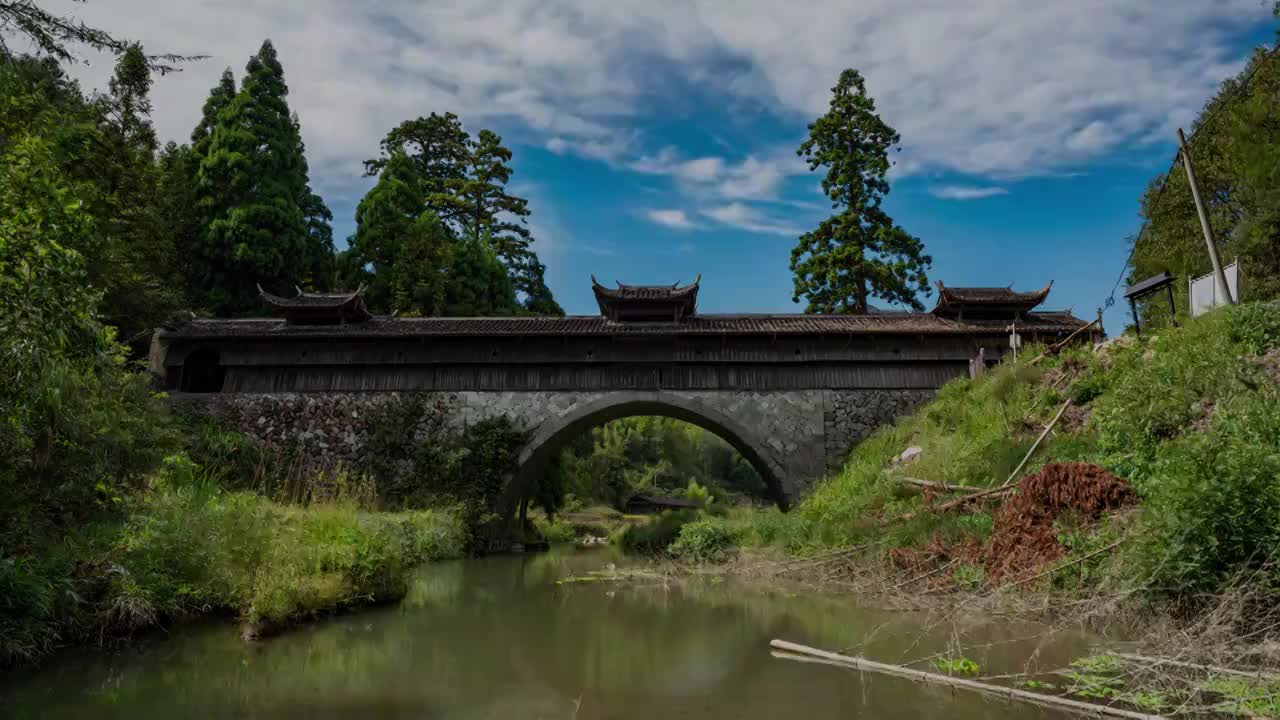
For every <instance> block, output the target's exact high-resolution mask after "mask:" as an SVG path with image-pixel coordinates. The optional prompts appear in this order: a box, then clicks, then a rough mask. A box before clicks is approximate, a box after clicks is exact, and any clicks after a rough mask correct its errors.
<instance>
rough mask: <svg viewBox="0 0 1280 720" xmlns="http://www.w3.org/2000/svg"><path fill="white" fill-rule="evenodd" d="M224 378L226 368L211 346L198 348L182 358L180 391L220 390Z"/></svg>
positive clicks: (214, 391)
mask: <svg viewBox="0 0 1280 720" xmlns="http://www.w3.org/2000/svg"><path fill="white" fill-rule="evenodd" d="M226 378H227V368H226V366H224V365H223V364H222V357H221V355H220V354H219V353H218V351H217V350H214V349H213V348H208V347H202V348H198V349H196V350H195V351H193V352H191V353H189V354H188V355H187V356H186V357H185V358H183V360H182V384H181V387H180V389H181V390H182V392H189V393H216V392H222V384H223V382H225V381H226Z"/></svg>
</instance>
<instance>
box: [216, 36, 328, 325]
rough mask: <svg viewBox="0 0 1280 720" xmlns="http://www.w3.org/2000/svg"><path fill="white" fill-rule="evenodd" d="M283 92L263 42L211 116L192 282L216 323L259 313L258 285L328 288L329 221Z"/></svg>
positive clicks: (220, 94) (221, 88) (275, 62)
mask: <svg viewBox="0 0 1280 720" xmlns="http://www.w3.org/2000/svg"><path fill="white" fill-rule="evenodd" d="M225 92H226V87H225V81H224V82H223V83H220V84H219V85H218V86H217V87H215V88H214V91H213V96H212V97H211V99H210V101H209V103H208V104H207V106H206V109H209V108H210V107H213V108H216V107H217V105H218V104H219V103H220V102H222V100H223V99H224V95H225ZM288 92H289V90H288V87H287V86H286V85H285V82H284V69H283V67H281V65H280V61H279V59H278V58H277V56H276V51H275V47H274V46H273V45H272V44H271V41H270V40H268V41H266V42H264V43H263V44H262V48H261V49H260V50H259V51H258V53H257V54H256V55H254V56H253V57H251V58H250V59H249V64H248V65H247V66H246V67H245V78H244V83H243V85H242V86H241V88H240V90H239V92H237V93H236V95H235V97H233V98H232V99H231V100H230V101H229V102H227V104H226V105H225V107H222V108H221V109H219V110H218V111H217V116H216V125H214V126H213V129H212V133H211V134H210V136H209V142H208V148H207V151H206V153H205V154H203V155H202V156H201V157H200V158H199V169H198V171H197V176H196V203H197V207H198V209H199V212H200V213H201V216H202V217H203V219H204V221H205V225H204V231H203V233H202V234H201V236H200V238H199V239H198V242H197V244H196V245H195V246H194V247H193V248H191V267H192V277H191V281H192V284H193V286H194V287H193V292H195V293H196V294H197V298H198V300H199V303H200V304H201V305H203V306H204V307H206V308H207V309H209V310H211V311H213V312H215V313H217V314H232V315H234V314H243V313H246V312H248V311H250V310H253V309H256V308H257V307H258V299H257V298H258V292H257V288H256V286H255V283H260V284H261V285H262V286H263V287H265V288H267V289H269V290H274V291H276V292H283V291H284V290H285V289H286V288H289V287H292V286H294V285H302V286H306V287H310V288H317V287H324V286H326V285H327V283H328V282H329V278H330V276H329V275H328V274H327V270H328V269H330V268H331V263H332V260H331V258H332V255H333V244H332V238H331V237H330V236H329V235H328V231H327V222H326V221H325V219H324V218H325V217H326V216H327V215H328V212H329V211H328V210H327V209H326V208H324V205H323V203H321V202H319V199H318V198H316V197H315V195H314V193H312V191H311V188H310V186H309V185H308V179H307V162H306V158H305V156H304V154H303V145H302V139H301V134H300V132H299V126H298V120H297V118H296V116H294V115H292V114H291V112H290V110H289V105H288V102H287V100H286V96H287V95H288ZM204 122H205V121H203V120H202V124H203V123H204ZM200 130H201V128H199V127H198V128H197V133H196V135H197V136H198V135H199V134H200ZM198 143H199V141H197V144H198Z"/></svg>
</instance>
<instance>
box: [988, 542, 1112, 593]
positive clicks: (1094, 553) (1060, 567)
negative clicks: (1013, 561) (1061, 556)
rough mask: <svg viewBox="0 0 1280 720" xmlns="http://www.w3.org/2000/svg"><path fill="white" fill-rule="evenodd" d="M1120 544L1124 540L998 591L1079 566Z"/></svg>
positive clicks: (1003, 586)
mask: <svg viewBox="0 0 1280 720" xmlns="http://www.w3.org/2000/svg"><path fill="white" fill-rule="evenodd" d="M1122 542H1124V540H1117V541H1115V542H1113V543H1111V544H1110V545H1108V546H1106V547H1102V548H1098V549H1097V550H1094V551H1093V552H1091V553H1086V554H1084V555H1081V556H1080V557H1078V558H1076V559H1075V560H1072V561H1071V562H1069V563H1063V564H1062V565H1057V566H1054V567H1051V568H1049V569H1048V570H1045V571H1044V572H1042V573H1037V574H1035V575H1032V576H1031V577H1027V578H1022V579H1021V580H1016V581H1014V582H1011V583H1009V584H1007V585H1001V586H1000V588H999V589H1002V590H1003V589H1004V588H1011V587H1017V586H1018V585H1024V584H1026V583H1029V582H1031V581H1032V580H1038V579H1039V578H1042V577H1044V576H1045V575H1052V574H1053V573H1056V572H1058V571H1059V570H1066V569H1067V568H1069V567H1071V566H1072V565H1079V564H1080V563H1082V562H1084V561H1085V560H1088V559H1089V558H1092V557H1097V556H1098V555H1101V554H1102V553H1104V552H1110V551H1111V550H1114V549H1116V548H1117V547H1119V545H1120V543H1122Z"/></svg>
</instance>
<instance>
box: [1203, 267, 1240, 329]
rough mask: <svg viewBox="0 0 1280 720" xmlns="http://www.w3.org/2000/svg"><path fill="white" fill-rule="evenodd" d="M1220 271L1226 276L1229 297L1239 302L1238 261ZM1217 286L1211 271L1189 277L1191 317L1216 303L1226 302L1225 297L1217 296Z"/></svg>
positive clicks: (1216, 304) (1209, 308)
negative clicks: (1206, 273)
mask: <svg viewBox="0 0 1280 720" xmlns="http://www.w3.org/2000/svg"><path fill="white" fill-rule="evenodd" d="M1222 273H1223V274H1224V275H1226V276H1227V290H1228V291H1229V292H1230V293H1231V297H1232V298H1234V299H1235V300H1236V302H1239V301H1240V263H1239V261H1237V262H1233V263H1231V264H1230V265H1228V266H1226V267H1224V268H1222ZM1217 288H1218V283H1217V282H1216V281H1215V280H1214V277H1213V273H1209V274H1208V275H1202V276H1201V277H1198V278H1192V279H1191V317H1197V316H1199V315H1203V314H1204V313H1206V312H1208V311H1210V310H1212V309H1213V308H1215V307H1217V306H1218V305H1225V304H1226V298H1223V297H1218V293H1217Z"/></svg>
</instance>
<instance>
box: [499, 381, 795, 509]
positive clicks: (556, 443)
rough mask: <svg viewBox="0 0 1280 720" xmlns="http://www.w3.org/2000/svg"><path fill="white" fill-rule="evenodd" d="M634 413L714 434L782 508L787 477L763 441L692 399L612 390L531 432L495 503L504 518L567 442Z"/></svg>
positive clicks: (787, 496) (787, 495)
mask: <svg viewBox="0 0 1280 720" xmlns="http://www.w3.org/2000/svg"><path fill="white" fill-rule="evenodd" d="M637 415H660V416H663V417H670V418H675V419H677V420H683V421H685V422H688V423H691V424H694V425H697V426H699V427H701V428H703V429H705V430H709V431H711V432H713V433H715V434H716V435H718V436H720V438H721V439H723V440H724V441H725V442H727V443H729V444H730V445H731V446H733V448H734V449H735V450H737V451H738V452H739V453H742V456H743V457H744V458H745V459H746V460H747V462H749V463H751V466H752V467H754V468H755V469H756V472H758V473H760V477H761V479H762V480H764V483H765V486H766V487H767V488H768V490H769V494H770V496H771V497H772V499H773V500H774V502H776V503H777V504H778V506H779V507H781V508H782V509H783V510H786V509H788V507H789V504H790V499H791V498H790V493H789V492H788V489H789V487H788V485H789V483H788V482H787V474H786V471H785V468H783V467H782V466H781V465H780V464H779V463H778V462H777V460H775V459H774V457H773V456H772V454H771V453H769V452H768V451H767V449H766V447H765V445H764V442H763V441H764V438H760V437H758V434H757V433H756V432H754V431H753V430H752V429H751V428H749V427H746V426H744V425H742V424H741V423H740V422H738V421H737V420H735V419H734V418H733V417H731V416H729V415H728V414H726V413H724V412H722V411H720V410H719V409H717V408H716V407H714V406H712V405H710V404H708V403H706V402H703V401H702V400H699V399H697V398H691V397H687V396H683V395H679V394H676V393H670V392H661V391H657V392H644V391H639V392H618V393H611V394H609V395H606V396H604V397H601V398H596V399H594V400H590V401H585V402H581V403H578V404H575V405H573V406H571V407H570V408H568V409H566V410H565V411H564V412H562V413H559V414H556V415H552V416H550V417H547V418H546V419H544V420H543V421H542V422H540V423H539V424H538V425H537V426H536V427H534V428H532V431H531V434H530V436H529V439H528V440H527V441H526V442H525V444H524V446H523V447H522V448H521V449H520V452H519V454H518V456H517V461H516V471H515V475H514V477H513V478H512V479H511V481H510V482H509V483H508V484H507V490H506V491H505V492H504V493H503V498H502V501H501V503H500V505H499V507H500V509H501V511H502V515H503V517H505V518H508V519H509V520H510V519H513V518H514V514H515V509H516V507H517V505H518V503H519V501H520V498H521V497H522V495H523V494H524V492H525V489H526V488H527V487H528V486H529V483H530V482H531V481H532V480H533V479H534V478H536V477H538V476H539V475H540V474H541V473H542V472H544V471H545V470H546V467H547V463H548V462H550V460H551V459H552V458H553V457H554V456H555V454H556V453H558V452H559V451H560V450H561V449H563V448H564V446H565V445H566V444H567V443H568V442H569V441H570V440H572V439H573V438H575V437H577V436H578V435H580V434H581V433H583V432H586V431H587V430H589V429H590V428H592V427H595V426H598V425H602V424H604V423H607V422H609V421H611V420H618V419H620V418H624V417H633V416H637Z"/></svg>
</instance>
